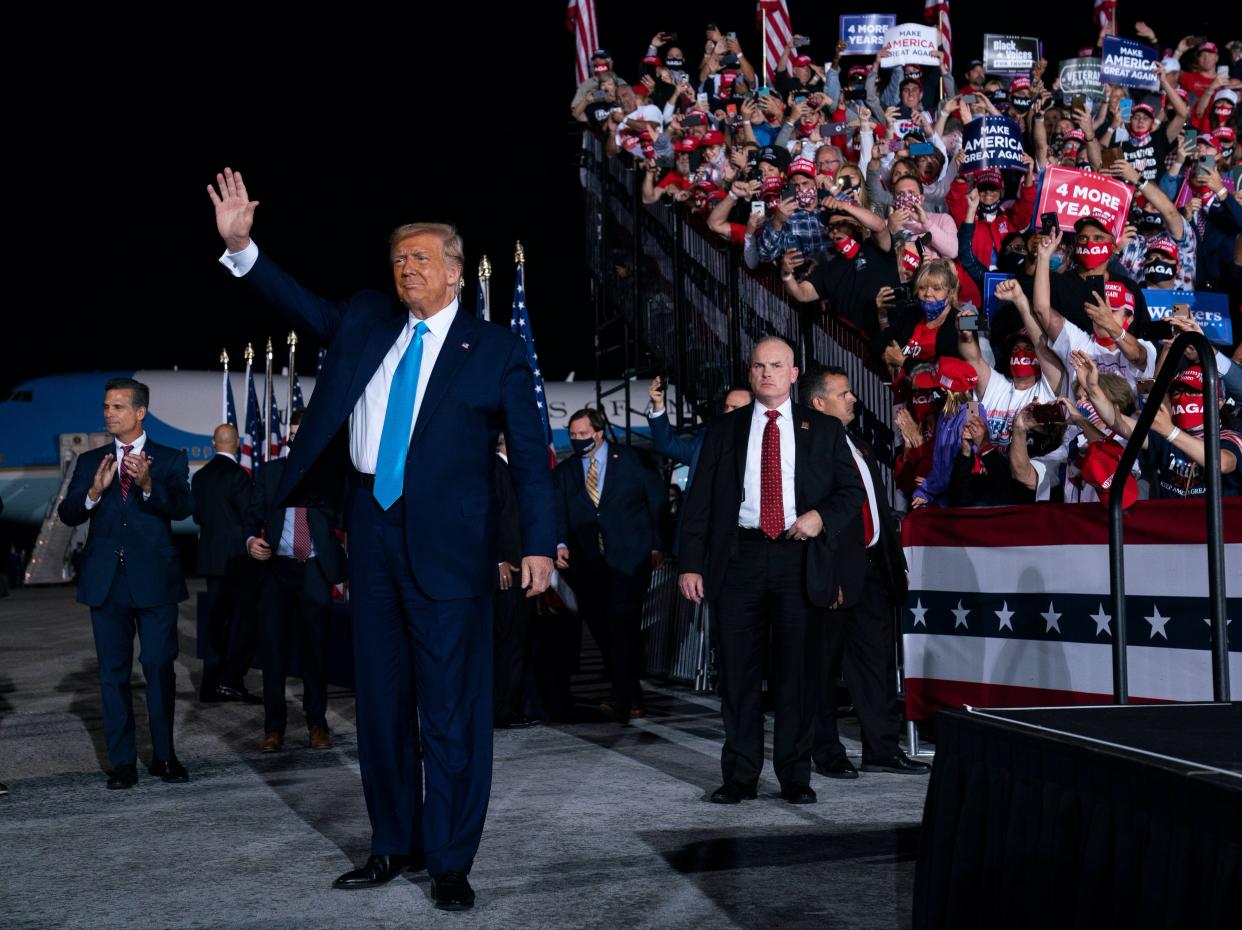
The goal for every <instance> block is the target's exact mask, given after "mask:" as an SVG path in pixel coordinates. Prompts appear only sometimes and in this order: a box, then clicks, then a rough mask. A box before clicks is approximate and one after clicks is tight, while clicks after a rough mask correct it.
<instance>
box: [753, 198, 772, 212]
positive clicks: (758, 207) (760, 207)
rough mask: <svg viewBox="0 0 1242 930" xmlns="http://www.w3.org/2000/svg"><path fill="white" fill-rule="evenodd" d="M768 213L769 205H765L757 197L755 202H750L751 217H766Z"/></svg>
mask: <svg viewBox="0 0 1242 930" xmlns="http://www.w3.org/2000/svg"><path fill="white" fill-rule="evenodd" d="M767 212H768V208H767V205H766V204H764V202H763V201H762V200H760V199H759V198H758V197H756V198H755V199H754V200H752V201H751V202H750V215H751V216H766V215H767Z"/></svg>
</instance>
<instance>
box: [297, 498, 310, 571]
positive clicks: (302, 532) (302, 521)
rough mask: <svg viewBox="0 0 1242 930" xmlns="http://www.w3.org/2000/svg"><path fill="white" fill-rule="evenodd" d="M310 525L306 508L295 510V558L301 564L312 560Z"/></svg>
mask: <svg viewBox="0 0 1242 930" xmlns="http://www.w3.org/2000/svg"><path fill="white" fill-rule="evenodd" d="M310 551H311V538H310V524H309V523H307V522H306V508H305V507H294V508H293V557H294V558H295V559H297V560H298V561H299V562H305V561H306V560H307V559H309V558H310Z"/></svg>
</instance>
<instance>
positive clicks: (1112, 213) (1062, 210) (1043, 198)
mask: <svg viewBox="0 0 1242 930" xmlns="http://www.w3.org/2000/svg"><path fill="white" fill-rule="evenodd" d="M1133 195H1134V191H1133V190H1132V189H1131V187H1130V185H1129V184H1125V183H1123V182H1121V181H1118V180H1117V179H1115V178H1110V177H1106V176H1105V175H1102V174H1096V173H1095V172H1093V171H1079V170H1078V169H1077V168H1063V167H1061V166H1060V165H1053V166H1051V167H1049V168H1047V169H1046V170H1045V171H1044V178H1043V180H1042V181H1041V182H1040V185H1039V197H1038V205H1037V206H1036V209H1035V216H1042V215H1043V214H1045V213H1055V214H1056V215H1057V220H1058V225H1059V226H1060V228H1061V229H1063V230H1067V231H1071V230H1073V228H1074V224H1075V223H1077V222H1078V221H1079V220H1081V219H1082V218H1083V217H1087V216H1094V217H1096V218H1097V219H1099V220H1100V221H1101V222H1102V223H1103V224H1104V228H1105V229H1107V230H1108V231H1109V232H1110V233H1111V234H1112V236H1113V238H1114V239H1116V238H1119V237H1120V236H1121V233H1122V230H1123V229H1125V225H1126V217H1127V216H1129V214H1130V200H1131V198H1132V197H1133Z"/></svg>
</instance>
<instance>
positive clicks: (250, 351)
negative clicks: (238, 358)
mask: <svg viewBox="0 0 1242 930" xmlns="http://www.w3.org/2000/svg"><path fill="white" fill-rule="evenodd" d="M243 358H245V359H246V361H247V362H253V361H254V346H252V345H251V344H250V343H248V342H247V343H246V352H245V354H244V356H243Z"/></svg>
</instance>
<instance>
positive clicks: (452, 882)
mask: <svg viewBox="0 0 1242 930" xmlns="http://www.w3.org/2000/svg"><path fill="white" fill-rule="evenodd" d="M431 898H432V900H433V901H435V902H436V907H438V908H439V909H440V910H442V911H468V910H470V908H472V907H474V889H473V888H471V887H470V882H468V881H467V880H466V873H465V872H444V873H442V874H440V875H433V876H431Z"/></svg>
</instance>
